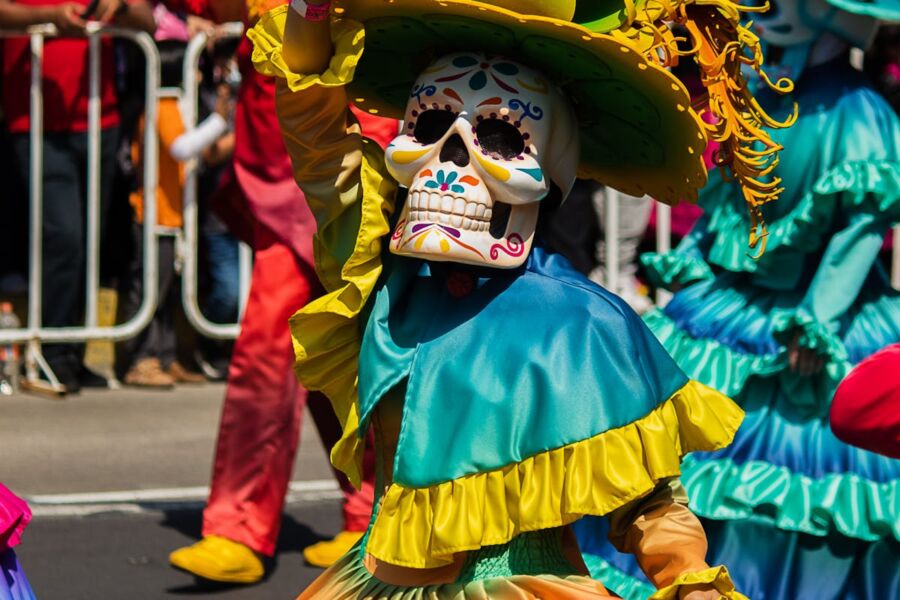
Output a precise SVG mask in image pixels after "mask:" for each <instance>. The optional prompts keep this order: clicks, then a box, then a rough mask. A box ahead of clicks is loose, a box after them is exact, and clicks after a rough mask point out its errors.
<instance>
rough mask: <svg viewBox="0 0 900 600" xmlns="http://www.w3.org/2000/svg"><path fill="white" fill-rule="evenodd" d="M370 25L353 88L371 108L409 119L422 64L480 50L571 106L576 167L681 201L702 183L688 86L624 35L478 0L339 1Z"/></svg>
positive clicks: (699, 141)
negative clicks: (511, 63)
mask: <svg viewBox="0 0 900 600" xmlns="http://www.w3.org/2000/svg"><path fill="white" fill-rule="evenodd" d="M337 6H338V8H339V10H340V14H341V15H342V16H344V17H346V18H349V19H353V20H356V21H360V22H362V23H363V24H364V26H365V42H364V45H365V50H364V52H363V55H362V58H361V59H360V62H359V65H358V66H357V69H356V74H355V76H354V80H353V82H352V84H351V86H350V89H349V92H350V94H351V100H353V101H354V102H355V103H356V104H357V106H359V107H360V108H362V109H363V110H367V111H369V112H371V113H373V114H380V115H384V116H391V117H395V118H401V119H402V118H403V115H404V112H405V109H406V105H407V102H408V100H409V98H410V90H411V89H412V87H413V84H414V83H415V81H416V79H417V78H418V77H419V75H420V74H421V72H422V70H423V69H424V68H425V67H427V66H428V65H429V64H431V63H432V62H433V61H434V60H435V59H437V58H439V57H440V56H442V55H445V54H448V53H452V52H459V51H481V52H486V53H489V54H496V55H502V56H506V57H508V58H510V59H512V60H515V61H517V62H521V63H523V64H526V65H529V66H531V67H533V68H535V69H537V70H539V71H541V72H542V73H543V74H544V75H545V76H546V77H547V78H548V79H550V80H552V81H553V82H555V83H556V84H557V85H558V86H559V87H560V88H561V89H562V91H563V93H564V94H565V95H566V96H567V97H568V98H569V99H570V100H571V101H572V104H573V105H574V108H575V112H576V116H577V120H578V124H579V128H580V142H581V160H580V164H579V176H581V177H584V178H590V179H595V180H597V181H600V182H601V183H604V184H606V185H610V186H612V187H614V188H616V189H618V190H620V191H622V192H624V193H626V194H630V195H633V196H642V195H645V194H647V195H650V196H652V197H654V198H656V199H657V200H660V201H663V202H666V203H669V204H677V203H678V202H680V201H682V200H694V199H696V196H697V190H698V189H699V188H701V187H702V186H703V185H704V184H705V183H706V168H705V166H704V163H703V159H702V155H703V150H704V149H705V147H706V134H705V130H704V127H703V124H702V121H701V120H700V118H699V116H698V115H697V114H696V113H695V112H694V111H693V110H692V109H691V102H690V97H689V95H688V92H687V90H686V89H685V88H684V86H683V85H682V84H681V82H680V81H678V80H677V79H676V78H675V77H674V76H672V75H671V74H669V73H668V72H667V71H666V70H665V69H663V68H661V67H659V66H658V65H655V64H652V63H650V62H649V61H647V60H646V59H645V58H644V57H643V55H642V54H641V53H639V52H638V51H636V50H635V49H634V48H633V47H632V46H631V45H629V44H628V43H627V42H622V41H620V40H618V39H615V38H613V37H611V36H609V35H604V34H599V33H595V32H592V31H590V30H588V29H586V28H584V27H582V26H580V25H577V24H575V23H570V22H566V21H561V20H558V19H551V18H546V17H539V16H532V15H522V14H518V13H514V12H511V11H508V10H505V9H502V8H498V7H495V6H493V5H490V4H484V3H481V2H475V1H472V0H392V1H391V2H389V3H388V2H384V1H383V0H342V1H340V2H338V3H337Z"/></svg>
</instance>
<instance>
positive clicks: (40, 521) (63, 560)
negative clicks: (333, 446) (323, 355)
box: [0, 385, 341, 600]
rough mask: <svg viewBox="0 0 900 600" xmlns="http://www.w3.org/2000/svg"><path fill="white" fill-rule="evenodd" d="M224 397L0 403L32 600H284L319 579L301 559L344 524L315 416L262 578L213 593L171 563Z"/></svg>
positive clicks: (195, 504)
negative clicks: (19, 499) (26, 508)
mask: <svg viewBox="0 0 900 600" xmlns="http://www.w3.org/2000/svg"><path fill="white" fill-rule="evenodd" d="M223 392H224V388H223V386H222V385H205V386H202V387H196V388H191V387H183V388H179V389H177V390H175V391H172V392H148V391H135V390H127V389H126V390H118V391H110V390H100V391H88V392H84V393H82V394H81V395H80V396H74V397H71V398H68V399H65V400H53V399H49V398H43V397H39V396H24V395H19V396H14V397H5V396H0V481H2V482H3V483H4V484H5V485H7V486H8V487H9V488H10V489H12V490H13V491H14V492H16V493H17V494H19V495H20V496H23V497H25V498H26V499H28V500H29V503H30V505H31V507H32V509H33V510H34V513H35V516H34V520H33V521H32V523H31V524H30V525H29V527H28V528H27V529H26V531H25V536H24V539H23V542H22V544H21V545H20V546H18V547H17V549H16V551H17V553H18V554H19V557H20V559H21V561H22V564H23V566H24V569H25V572H26V574H27V575H28V578H29V580H30V581H31V583H32V585H33V587H34V590H35V592H36V594H37V597H38V598H39V600H81V599H85V600H88V599H89V600H143V599H148V600H149V599H157V598H176V597H209V598H211V599H216V600H217V599H218V598H223V599H228V600H231V599H254V600H257V599H258V600H268V599H270V598H271V599H290V598H294V597H296V595H297V594H298V593H299V592H300V591H302V590H303V588H304V587H305V586H306V585H307V584H308V583H309V582H310V581H312V579H313V578H315V577H316V576H317V575H318V573H319V572H320V571H319V570H318V569H313V568H309V567H307V566H305V565H304V564H303V559H302V556H301V554H300V552H301V550H302V549H303V548H304V547H305V546H307V545H308V544H311V543H313V542H315V541H317V540H319V539H323V538H327V537H331V536H333V535H334V534H335V533H337V532H338V531H339V530H340V525H341V524H340V513H339V504H338V499H337V498H338V497H339V492H338V491H337V490H336V484H335V483H334V481H333V479H332V476H331V471H330V468H329V466H328V463H327V459H326V457H325V452H324V451H323V449H322V446H321V442H320V440H319V438H318V435H317V433H316V431H315V428H314V427H313V425H312V420H311V419H305V420H304V424H303V431H302V434H301V444H300V450H299V452H298V458H297V462H296V465H295V470H294V474H293V480H294V481H293V483H292V486H291V487H292V490H293V491H292V492H291V493H290V494H289V496H288V505H287V508H286V516H285V520H284V523H283V527H282V532H281V538H280V541H279V546H278V553H277V555H276V557H275V559H274V561H273V562H272V564H271V565H269V576H268V577H267V578H266V579H265V580H264V581H263V582H261V583H260V584H258V585H255V586H251V587H228V586H210V585H203V584H201V583H199V582H197V581H195V580H194V579H193V578H192V577H191V576H189V575H188V574H186V573H182V572H179V571H176V570H174V569H172V568H171V567H170V566H169V565H168V561H167V557H168V554H169V552H170V551H171V550H173V549H175V548H177V547H180V546H182V545H185V544H189V543H192V542H193V541H195V540H196V539H198V538H199V535H200V524H201V510H202V506H203V501H204V499H205V497H206V489H205V488H206V486H208V485H209V477H210V471H211V464H212V457H213V451H214V447H215V437H216V430H217V427H218V421H219V413H220V410H221V405H222V399H223Z"/></svg>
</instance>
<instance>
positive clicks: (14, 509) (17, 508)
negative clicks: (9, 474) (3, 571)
mask: <svg viewBox="0 0 900 600" xmlns="http://www.w3.org/2000/svg"><path fill="white" fill-rule="evenodd" d="M29 521H31V509H30V508H28V504H26V503H25V501H24V500H22V499H21V498H19V497H18V496H16V495H15V494H13V493H12V492H11V491H9V488H7V487H6V486H5V485H3V484H2V483H0V554H2V553H3V552H5V551H6V550H8V549H10V548H12V547H13V546H16V545H17V544H18V543H19V542H21V541H22V532H23V531H25V527H26V526H27V525H28V522H29Z"/></svg>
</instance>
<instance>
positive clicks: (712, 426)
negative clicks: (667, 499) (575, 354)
mask: <svg viewBox="0 0 900 600" xmlns="http://www.w3.org/2000/svg"><path fill="white" fill-rule="evenodd" d="M743 415H744V413H743V411H742V410H741V409H740V408H739V407H738V406H737V405H736V404H735V403H734V402H732V401H731V400H730V399H729V398H727V397H726V396H723V395H722V394H721V393H719V392H717V391H716V390H714V389H712V388H709V387H707V386H705V385H703V384H701V383H698V382H696V381H689V382H688V383H687V384H685V385H684V387H682V388H681V389H680V390H678V391H677V392H675V393H674V394H673V395H672V396H671V397H670V398H669V399H668V400H666V401H665V402H664V403H662V404H661V405H659V406H658V407H656V408H655V409H654V410H653V411H651V412H650V413H649V414H647V415H645V416H644V417H642V418H640V419H638V420H636V421H634V422H633V423H629V424H628V425H625V426H623V427H618V428H616V429H611V430H609V431H605V432H603V433H600V434H598V435H595V436H594V437H591V438H588V439H585V440H582V441H580V442H576V443H574V444H569V445H567V446H563V447H561V448H556V449H554V450H548V451H546V452H541V453H539V454H535V455H534V456H531V457H529V458H526V459H525V460H523V461H521V462H519V463H514V464H511V465H507V466H505V467H502V468H499V469H495V470H493V471H486V472H482V473H474V474H472V475H466V476H464V477H460V478H458V479H454V480H452V481H447V482H444V483H440V484H437V485H433V486H430V487H425V488H409V487H404V486H403V485H401V484H399V483H393V484H391V485H390V487H389V488H388V489H387V492H386V493H385V495H384V497H383V498H382V500H381V504H380V506H379V508H378V514H377V517H376V519H375V524H374V525H373V527H372V531H371V534H370V537H369V540H368V544H367V545H366V551H367V552H368V553H369V554H371V555H372V556H374V557H375V558H378V559H380V560H383V561H385V562H388V563H391V564H394V565H399V566H403V567H412V568H419V569H422V568H431V567H438V566H441V565H445V564H448V563H450V562H452V561H453V555H454V554H455V553H457V552H464V551H467V550H476V549H478V548H481V547H483V546H492V545H497V544H505V543H506V542H509V541H510V540H512V539H513V538H514V537H516V536H517V535H519V534H521V533H524V532H526V531H536V530H539V529H548V528H552V527H559V526H561V525H566V524H568V523H572V522H573V521H576V520H578V519H580V518H581V517H583V516H584V515H605V514H608V513H609V512H611V511H613V510H615V509H617V508H619V507H621V506H624V505H625V504H627V503H628V502H631V501H632V500H635V499H637V498H640V497H641V496H644V495H646V494H647V493H649V492H650V491H652V490H653V489H654V487H655V486H656V484H657V483H658V482H659V481H660V480H662V479H664V478H666V477H675V476H677V475H679V474H680V472H681V468H680V465H681V458H682V456H684V455H685V454H686V453H688V452H694V451H700V450H702V451H712V450H717V449H719V448H723V447H725V446H727V445H728V444H729V443H730V442H731V440H732V438H733V437H734V433H735V432H736V431H737V428H738V426H739V425H740V424H741V420H742V419H743ZM460 435H465V432H460Z"/></svg>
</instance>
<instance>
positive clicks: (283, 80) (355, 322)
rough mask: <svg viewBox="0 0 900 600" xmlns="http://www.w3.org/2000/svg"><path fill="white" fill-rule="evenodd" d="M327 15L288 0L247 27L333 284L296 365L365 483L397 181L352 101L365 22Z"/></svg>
mask: <svg viewBox="0 0 900 600" xmlns="http://www.w3.org/2000/svg"><path fill="white" fill-rule="evenodd" d="M327 23H328V22H327V21H325V22H318V23H316V22H310V23H304V22H303V18H302V16H301V15H299V14H292V9H289V8H287V7H279V8H275V9H273V10H271V11H269V12H267V13H266V14H264V15H263V16H262V17H261V18H260V20H259V23H257V24H256V26H254V28H253V29H252V30H251V31H250V32H249V34H248V35H249V36H250V38H251V40H253V43H254V44H255V49H254V51H253V62H254V64H255V65H256V68H257V70H259V71H260V72H261V73H263V74H264V75H273V76H275V77H276V78H277V80H276V96H275V103H276V108H277V112H278V119H279V122H280V124H281V131H282V136H283V137H284V141H285V146H286V147H287V150H288V153H289V154H290V156H291V162H292V165H293V171H294V179H295V180H296V181H297V184H298V185H299V186H300V188H301V189H302V190H303V193H304V195H305V196H306V201H307V203H308V204H309V207H310V209H311V210H312V213H313V216H314V217H315V219H316V224H317V225H318V232H317V233H316V236H315V239H314V244H313V248H314V251H315V259H316V260H315V262H316V264H315V268H316V273H317V274H318V276H319V279H320V281H321V282H322V284H323V286H324V287H325V290H326V292H328V293H327V294H326V295H325V296H323V297H322V298H319V299H318V300H316V301H314V302H312V303H310V304H309V305H307V306H306V307H304V308H303V310H301V311H300V312H299V313H298V314H296V315H295V316H294V317H293V318H292V320H291V328H292V332H293V334H294V348H295V350H296V352H297V356H298V360H297V373H298V374H299V375H300V378H301V381H302V382H303V384H304V385H305V386H306V388H307V389H310V390H320V391H323V392H324V393H325V394H326V395H327V396H328V398H329V399H330V400H331V402H332V405H333V406H334V409H335V412H336V413H337V416H338V420H339V421H340V423H341V428H342V430H343V436H342V438H341V440H339V441H338V443H337V444H336V445H335V447H334V449H333V450H332V452H331V458H332V462H333V463H334V465H335V466H336V467H338V468H339V469H341V470H342V471H344V472H345V473H346V474H347V476H348V477H349V478H350V480H351V481H352V482H355V483H356V484H357V485H358V484H359V481H360V477H361V466H360V465H361V460H362V451H363V448H364V444H363V442H362V439H364V437H365V436H359V435H358V434H357V427H358V425H359V415H358V412H357V411H356V368H357V363H358V358H359V344H360V342H361V325H360V323H359V315H360V313H361V311H362V310H363V308H364V306H365V305H366V303H367V302H368V300H369V298H370V297H371V296H372V293H373V292H374V289H375V285H376V282H377V281H378V278H379V276H380V274H381V268H382V265H381V247H382V238H384V237H385V236H386V235H388V233H389V232H390V226H389V222H388V218H389V215H390V214H391V212H392V211H393V207H394V197H395V194H396V183H395V182H394V181H393V180H392V179H391V178H390V176H389V175H388V174H387V171H386V167H385V165H384V151H383V150H382V149H381V148H380V147H379V146H378V144H376V143H375V142H371V141H368V140H364V139H363V137H362V134H361V132H360V127H359V124H358V123H357V122H356V120H355V119H354V118H353V116H352V115H351V113H350V109H349V108H348V97H347V92H346V90H345V86H346V85H347V84H348V83H350V82H351V81H352V78H353V73H354V71H355V68H356V64H357V62H358V60H359V58H360V56H362V50H363V39H364V33H363V31H362V27H361V25H360V24H358V23H355V22H352V21H349V20H343V21H335V22H333V23H331V25H330V28H329V25H328V24H327ZM289 24H290V25H289ZM307 34H309V35H307ZM326 34H328V35H330V38H329V39H326V38H325V35H326ZM285 35H288V36H289V37H288V40H287V41H285V40H284V36H285ZM332 48H333V50H332ZM288 57H290V60H288ZM298 67H303V68H304V69H303V70H298V69H297V68H298ZM306 69H309V70H306ZM337 365H340V367H338V366H337ZM336 372H339V373H346V376H343V377H335V375H334V374H335V373H336Z"/></svg>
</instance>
